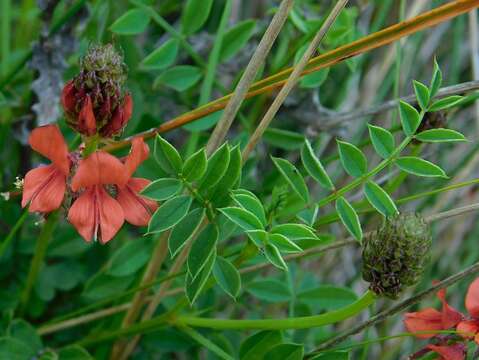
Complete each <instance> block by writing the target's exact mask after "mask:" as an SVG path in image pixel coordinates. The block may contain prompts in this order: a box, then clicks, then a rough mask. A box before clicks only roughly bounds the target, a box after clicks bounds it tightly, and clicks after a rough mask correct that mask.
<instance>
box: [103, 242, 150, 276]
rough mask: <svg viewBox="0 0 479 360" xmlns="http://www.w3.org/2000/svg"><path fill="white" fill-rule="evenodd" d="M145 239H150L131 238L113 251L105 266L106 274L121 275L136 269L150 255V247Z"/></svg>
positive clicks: (128, 273)
mask: <svg viewBox="0 0 479 360" xmlns="http://www.w3.org/2000/svg"><path fill="white" fill-rule="evenodd" d="M147 241H151V240H150V239H138V240H132V241H130V242H127V243H126V244H125V245H123V246H122V247H121V248H119V249H118V250H117V251H115V253H114V254H113V257H112V258H111V262H110V264H109V266H108V268H107V274H109V275H112V276H119V277H122V276H127V275H132V274H134V273H135V272H136V271H138V269H140V268H141V267H142V266H143V265H145V264H146V262H147V261H148V259H150V256H151V249H150V246H149V244H148V243H147Z"/></svg>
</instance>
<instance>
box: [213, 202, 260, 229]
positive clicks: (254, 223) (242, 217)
mask: <svg viewBox="0 0 479 360" xmlns="http://www.w3.org/2000/svg"><path fill="white" fill-rule="evenodd" d="M218 210H219V211H221V213H223V214H224V215H225V216H226V217H227V218H228V219H230V220H231V221H232V222H234V223H235V224H236V225H238V226H239V227H240V228H242V229H243V230H245V231H248V230H261V229H263V224H262V223H261V221H260V220H259V219H258V218H257V217H256V216H255V215H254V214H253V213H252V212H250V211H248V210H245V209H243V208H239V207H226V208H222V209H218Z"/></svg>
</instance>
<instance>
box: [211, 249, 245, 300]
mask: <svg viewBox="0 0 479 360" xmlns="http://www.w3.org/2000/svg"><path fill="white" fill-rule="evenodd" d="M213 275H214V276H215V280H216V282H217V283H218V285H219V286H220V287H221V288H222V289H223V290H224V291H225V292H226V293H227V294H228V295H229V296H231V297H232V298H236V297H237V296H238V294H239V292H240V289H241V276H240V274H239V272H238V270H237V269H236V267H235V266H234V265H233V264H232V263H231V262H230V261H229V260H227V259H225V258H223V257H221V256H217V257H216V262H215V265H214V267H213Z"/></svg>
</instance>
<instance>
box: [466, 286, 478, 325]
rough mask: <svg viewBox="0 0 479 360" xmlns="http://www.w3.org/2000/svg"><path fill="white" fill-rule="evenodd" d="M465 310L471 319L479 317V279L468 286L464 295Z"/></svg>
mask: <svg viewBox="0 0 479 360" xmlns="http://www.w3.org/2000/svg"><path fill="white" fill-rule="evenodd" d="M466 309H467V311H468V312H469V314H471V315H472V316H473V317H479V278H477V279H476V280H474V281H473V282H472V283H471V285H469V289H468V290H467V294H466Z"/></svg>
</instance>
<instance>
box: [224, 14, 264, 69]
mask: <svg viewBox="0 0 479 360" xmlns="http://www.w3.org/2000/svg"><path fill="white" fill-rule="evenodd" d="M255 26H256V21H254V20H245V21H242V22H240V23H238V24H236V25H235V26H234V27H232V28H231V29H229V30H228V31H226V32H225V36H224V37H223V42H222V43H221V52H220V60H221V61H226V60H229V59H231V58H232V57H233V56H234V55H235V54H236V53H237V52H238V51H240V50H241V49H242V48H243V47H244V46H245V45H246V43H247V42H248V40H249V39H250V37H251V35H253V31H254V28H255Z"/></svg>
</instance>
